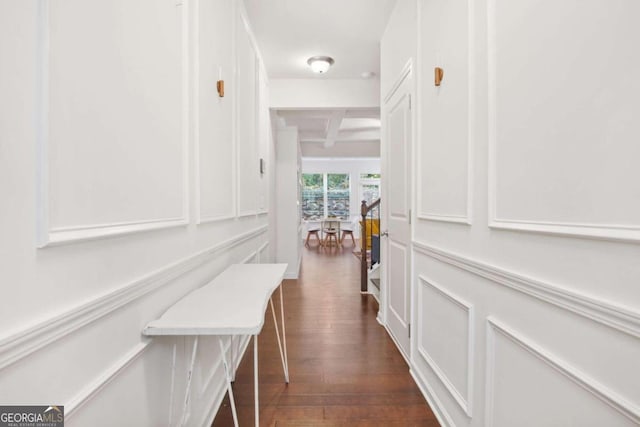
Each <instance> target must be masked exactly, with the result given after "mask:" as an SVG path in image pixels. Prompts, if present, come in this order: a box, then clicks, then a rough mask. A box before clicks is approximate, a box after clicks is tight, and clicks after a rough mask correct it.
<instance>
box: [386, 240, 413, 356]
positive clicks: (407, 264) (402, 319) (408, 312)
mask: <svg viewBox="0 0 640 427" xmlns="http://www.w3.org/2000/svg"><path fill="white" fill-rule="evenodd" d="M387 240H388V243H387V254H388V255H390V253H391V250H390V247H391V246H392V245H393V246H395V247H397V248H400V249H401V250H402V251H403V252H404V256H403V260H404V266H403V270H404V272H405V283H411V282H410V280H411V277H406V275H407V272H409V274H411V268H410V267H411V259H410V257H411V248H410V246H411V245H409V246H404V245H400V244H398V243H397V242H396V241H394V240H392V239H387ZM389 258H391V256H389ZM389 268H390V267H389ZM380 287H382V280H381V281H380ZM381 291H382V290H381ZM409 292H411V287H409ZM386 293H387V308H388V309H389V310H391V313H392V314H393V315H394V316H395V317H396V319H397V320H398V321H399V322H400V325H401V326H402V328H403V329H405V330H407V328H408V324H409V322H410V321H411V301H410V302H409V304H408V305H407V297H409V299H411V296H410V295H406V294H405V295H404V301H403V304H404V307H403V308H404V313H405V315H404V316H401V315H400V313H398V312H397V311H396V309H395V308H393V305H392V304H391V295H390V293H391V288H387V289H386ZM405 319H406V320H405ZM388 320H389V319H387V323H388ZM409 346H411V340H409Z"/></svg>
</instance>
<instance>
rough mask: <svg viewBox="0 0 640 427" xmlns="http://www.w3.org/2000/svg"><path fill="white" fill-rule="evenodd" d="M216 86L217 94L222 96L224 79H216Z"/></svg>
mask: <svg viewBox="0 0 640 427" xmlns="http://www.w3.org/2000/svg"><path fill="white" fill-rule="evenodd" d="M216 88H217V89H218V96H219V97H220V98H224V80H218V81H217V82H216Z"/></svg>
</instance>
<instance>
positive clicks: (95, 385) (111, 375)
mask: <svg viewBox="0 0 640 427" xmlns="http://www.w3.org/2000/svg"><path fill="white" fill-rule="evenodd" d="M152 344H153V340H145V341H143V342H141V343H140V344H138V345H136V346H135V347H133V348H132V349H131V351H129V352H128V353H127V354H125V355H124V356H123V357H122V358H120V359H119V360H118V361H116V362H115V363H114V364H113V365H111V366H110V367H109V368H107V369H105V370H104V371H103V372H102V373H101V374H100V375H99V376H98V377H96V379H95V380H94V381H92V382H91V383H89V384H87V386H86V387H85V388H84V389H82V390H81V391H80V392H79V393H78V394H76V395H75V396H74V397H73V398H72V399H71V400H70V401H68V402H67V403H65V405H64V412H65V419H66V420H70V419H71V418H72V417H73V416H74V415H75V414H76V413H77V411H78V409H80V407H82V406H83V405H84V404H85V403H87V402H89V401H90V400H91V399H92V398H93V397H94V396H96V395H97V394H98V393H100V390H102V389H103V388H104V387H106V386H107V385H108V384H109V383H110V382H111V381H113V380H114V379H115V378H116V377H117V376H118V374H120V373H121V372H122V371H124V370H125V369H127V367H128V366H129V365H131V364H132V363H133V362H134V361H136V360H137V359H138V358H139V357H140V356H142V355H143V354H144V352H145V351H147V349H148V348H149V347H150V346H151V345H152Z"/></svg>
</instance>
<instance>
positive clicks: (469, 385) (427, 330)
mask: <svg viewBox="0 0 640 427" xmlns="http://www.w3.org/2000/svg"><path fill="white" fill-rule="evenodd" d="M418 282H419V286H418V304H421V306H420V307H419V308H418V313H417V316H418V324H417V325H416V327H415V328H414V329H415V333H416V334H417V335H418V336H417V347H418V348H417V350H418V354H419V355H420V356H421V357H422V358H423V359H424V361H425V362H426V363H427V365H429V367H430V368H431V369H432V370H433V372H434V373H435V374H436V376H437V377H438V378H439V379H440V381H441V382H442V384H443V385H444V386H445V387H446V389H447V391H448V392H449V393H450V394H451V396H452V397H453V398H454V400H455V401H456V403H457V404H458V405H459V406H460V408H462V410H463V411H464V412H465V414H467V416H469V417H472V416H473V377H474V369H473V365H474V349H475V331H474V326H473V325H474V321H475V319H474V310H473V305H471V304H469V303H468V302H466V301H464V300H463V299H462V298H460V297H459V296H457V295H455V294H453V293H452V292H450V291H449V290H446V289H445V288H444V287H443V286H441V285H438V284H436V283H435V282H434V281H433V280H432V279H428V278H427V277H425V276H424V275H418ZM427 293H431V295H432V297H431V298H432V299H433V301H432V306H431V307H429V306H428V303H427V301H426V298H428V296H427ZM447 307H448V308H447ZM445 311H446V313H445ZM456 311H457V312H458V313H460V314H454V313H455V312H456ZM430 316H433V317H430ZM460 316H462V319H460V321H461V322H462V325H463V327H462V328H461V327H460V326H461V325H460V323H461V322H460V321H457V322H456V321H455V319H454V318H455V317H460ZM456 323H458V324H459V325H458V326H459V327H458V328H457V330H453V329H452V328H453V326H454V325H455V324H456ZM464 328H466V331H461V330H460V329H464ZM438 330H439V331H441V332H438ZM438 334H440V336H439V337H437V335H438ZM442 335H444V336H442ZM434 337H437V338H438V340H437V341H436V342H432V343H431V344H432V346H428V345H426V342H425V341H426V340H427V339H429V338H434ZM460 341H464V342H465V344H466V347H467V348H466V351H464V352H462V354H456V351H455V350H456V348H457V346H458V345H459V344H460ZM443 352H444V353H447V354H449V357H447V356H445V354H444V353H443ZM458 356H459V357H460V360H458ZM454 365H455V366H454ZM454 377H455V378H454ZM461 382H462V384H461Z"/></svg>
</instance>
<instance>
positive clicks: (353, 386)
mask: <svg viewBox="0 0 640 427" xmlns="http://www.w3.org/2000/svg"><path fill="white" fill-rule="evenodd" d="M351 252H352V249H351V247H350V246H349V245H348V244H347V245H346V246H345V247H344V248H343V249H341V250H339V249H333V250H331V251H322V250H321V251H318V250H317V249H316V248H314V247H312V248H310V249H308V248H305V249H304V251H303V262H302V270H301V276H300V279H298V280H297V281H295V280H286V281H285V285H284V290H285V293H284V298H285V315H286V322H287V323H286V328H287V346H288V354H289V370H290V376H291V382H290V384H289V385H288V386H285V384H284V383H283V376H282V365H281V363H280V357H279V354H278V348H277V342H276V338H275V333H274V329H273V320H272V317H271V315H270V314H269V313H267V318H266V321H265V327H264V329H263V332H262V334H261V335H260V338H259V345H258V349H259V375H260V424H261V425H263V426H277V427H283V426H350V427H357V426H380V425H384V426H387V427H394V426H397V427H400V426H402V427H411V426H438V425H439V424H438V422H437V420H436V418H435V416H434V415H433V413H432V412H431V410H430V409H429V407H428V405H427V403H426V402H425V400H424V397H423V396H422V394H421V393H420V391H419V389H418V387H417V386H416V385H415V383H414V381H413V379H412V378H411V375H410V374H409V368H408V366H407V364H406V362H405V361H404V359H403V358H402V356H401V355H400V353H399V352H398V350H397V349H396V347H395V345H394V343H393V342H392V341H391V339H390V338H389V336H388V335H387V333H386V331H385V330H384V328H383V327H382V326H380V325H379V324H378V322H377V321H376V314H377V311H378V304H377V303H376V301H375V300H374V299H373V298H372V297H371V296H361V295H360V294H359V280H360V278H359V272H358V267H359V265H358V262H357V259H356V258H355V257H354V256H353V254H352V253H351ZM275 302H276V301H275V299H274V303H275ZM276 310H278V308H277V307H276ZM252 349H253V346H252V345H250V346H249V349H248V350H247V352H246V354H245V356H244V358H243V360H242V363H241V365H240V368H239V369H238V372H237V374H236V381H235V384H234V393H235V397H236V402H237V405H238V417H239V422H240V425H242V426H247V425H253V354H252ZM232 425H233V421H232V418H231V410H230V407H229V404H228V398H225V402H224V403H223V405H222V406H221V407H220V410H219V412H218V415H217V416H216V418H215V420H214V423H213V427H228V426H232Z"/></svg>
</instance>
